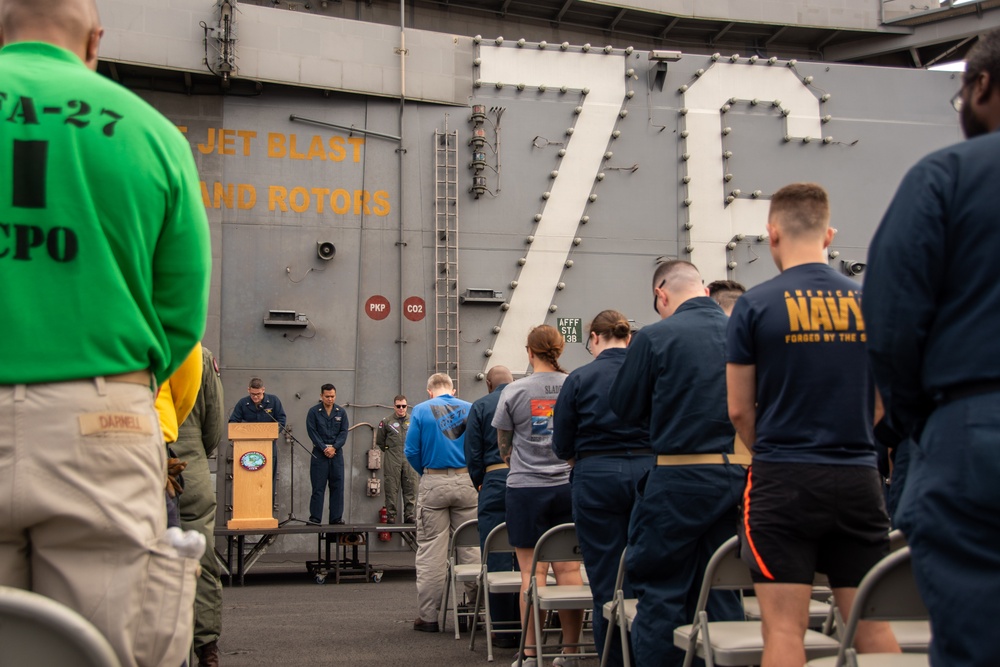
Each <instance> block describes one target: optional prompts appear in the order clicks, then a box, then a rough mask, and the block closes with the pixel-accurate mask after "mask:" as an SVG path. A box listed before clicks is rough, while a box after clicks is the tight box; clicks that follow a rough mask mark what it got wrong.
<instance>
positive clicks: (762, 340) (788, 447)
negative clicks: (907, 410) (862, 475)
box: [726, 264, 875, 467]
mask: <svg viewBox="0 0 1000 667" xmlns="http://www.w3.org/2000/svg"><path fill="white" fill-rule="evenodd" d="M726 359H727V361H728V362H729V363H733V364H745V365H756V367H757V368H756V371H757V424H756V442H755V443H754V445H753V451H754V460H755V461H762V462H773V463H828V464H838V465H866V466H872V467H875V447H874V436H873V434H872V428H873V427H872V421H873V419H874V398H875V397H874V389H873V386H872V378H871V374H870V373H869V370H868V361H867V358H866V350H865V324H864V318H863V317H862V315H861V291H860V290H859V289H858V285H857V284H856V283H854V282H853V281H851V280H850V279H849V278H847V277H845V276H841V275H840V274H838V273H837V272H836V271H834V270H833V269H831V268H830V267H829V266H827V265H826V264H803V265H800V266H795V267H792V268H790V269H787V270H786V271H784V272H783V273H782V274H781V275H779V276H778V277H776V278H773V279H772V280H769V281H767V282H766V283H763V284H761V285H758V286H757V287H755V288H753V289H751V290H750V291H749V292H747V293H746V294H744V295H743V296H742V297H741V298H740V300H739V301H737V302H736V307H735V308H733V316H732V318H731V319H730V321H729V329H728V332H727V346H726Z"/></svg>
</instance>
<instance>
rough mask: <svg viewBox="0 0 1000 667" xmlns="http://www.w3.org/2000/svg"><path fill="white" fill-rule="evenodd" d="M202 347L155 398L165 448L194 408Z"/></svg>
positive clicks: (163, 385) (175, 372) (161, 388)
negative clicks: (165, 443)
mask: <svg viewBox="0 0 1000 667" xmlns="http://www.w3.org/2000/svg"><path fill="white" fill-rule="evenodd" d="M202 365H203V364H202V360H201V343H197V344H195V346H194V349H193V350H191V353H190V354H189V355H188V356H187V358H186V359H185V360H184V363H182V364H181V365H180V367H179V368H178V369H177V370H176V371H174V374H173V375H171V376H170V378H169V379H168V380H167V381H166V382H164V383H163V384H162V385H161V386H160V393H158V394H157V395H156V411H157V412H158V413H159V414H160V428H161V429H162V430H163V439H164V440H166V442H167V444H169V443H171V442H174V441H175V440H177V430H178V427H179V426H180V425H181V424H183V423H184V420H185V419H187V416H188V415H189V414H190V413H191V410H192V409H193V408H194V403H195V401H196V400H197V399H198V391H199V390H200V389H201V371H202Z"/></svg>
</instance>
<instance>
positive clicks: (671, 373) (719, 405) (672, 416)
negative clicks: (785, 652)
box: [609, 297, 746, 667]
mask: <svg viewBox="0 0 1000 667" xmlns="http://www.w3.org/2000/svg"><path fill="white" fill-rule="evenodd" d="M728 321H729V319H728V318H727V317H726V315H725V313H723V312H722V309H721V308H720V307H719V305H718V304H717V303H716V302H715V301H713V300H712V299H710V298H708V297H696V298H693V299H689V300H688V301H685V302H684V303H682V304H681V305H680V306H679V307H678V308H677V310H676V311H674V314H673V315H671V316H670V317H668V318H666V319H664V320H661V321H659V322H657V323H655V324H651V325H649V326H647V327H644V328H643V329H642V330H641V331H639V332H638V333H636V335H635V336H633V338H632V342H631V343H630V344H629V347H628V353H627V354H626V357H625V363H624V364H623V365H622V368H621V370H620V371H619V373H618V376H617V378H616V379H615V382H614V384H613V385H612V387H611V391H610V394H609V397H610V400H611V409H612V410H614V412H615V414H617V415H618V416H619V417H621V418H622V420H623V421H625V422H628V423H631V424H636V425H642V424H648V428H649V435H650V441H651V445H652V448H653V451H654V452H655V453H656V454H708V453H712V454H724V453H725V454H732V452H733V442H734V440H735V436H736V432H735V430H734V429H733V425H732V423H731V422H730V421H729V414H728V408H727V404H726V326H727V324H728ZM745 479H746V473H745V472H744V470H743V468H741V467H740V466H736V465H687V466H657V467H654V468H653V469H652V470H651V471H650V472H649V475H648V476H647V477H646V479H645V480H644V481H643V482H640V484H639V487H638V489H637V493H638V498H637V500H636V504H635V507H634V508H633V511H632V519H631V521H630V523H629V538H628V555H627V557H626V558H627V568H628V576H629V579H630V580H631V582H632V588H633V590H634V591H635V593H636V594H637V596H638V598H639V607H638V615H637V617H636V620H635V624H634V625H633V626H632V646H633V648H634V650H635V664H636V665H637V666H639V667H649V666H662V667H667V666H670V667H675V666H678V665H680V664H682V662H683V660H684V652H683V651H680V650H679V649H677V648H675V647H674V646H673V644H672V643H671V642H665V641H664V638H665V637H673V631H674V628H676V627H678V626H681V625H685V624H688V623H691V622H692V621H693V614H694V607H695V603H696V601H697V599H698V591H699V588H700V587H701V580H702V576H703V575H704V572H705V567H706V566H707V565H708V560H709V558H710V557H711V556H712V553H714V552H715V550H716V549H717V548H718V547H719V546H720V545H721V544H722V543H723V542H725V541H726V540H727V539H729V538H730V537H732V536H733V535H735V534H736V523H737V505H738V503H739V499H740V496H741V495H742V492H743V486H744V482H745ZM708 616H709V618H711V619H712V620H716V621H735V620H742V618H743V610H742V606H741V605H740V601H739V598H738V597H737V596H736V595H735V594H734V593H732V592H730V591H716V592H713V593H712V595H711V597H710V598H709V603H708Z"/></svg>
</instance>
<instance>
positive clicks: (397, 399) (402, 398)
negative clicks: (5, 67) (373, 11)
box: [392, 394, 406, 403]
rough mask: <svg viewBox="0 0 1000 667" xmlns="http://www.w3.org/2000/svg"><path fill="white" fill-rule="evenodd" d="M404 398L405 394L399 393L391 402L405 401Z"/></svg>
mask: <svg viewBox="0 0 1000 667" xmlns="http://www.w3.org/2000/svg"><path fill="white" fill-rule="evenodd" d="M405 400H406V396H403V395H402V394H399V395H397V396H396V398H394V399H392V402H393V403H396V402H397V401H405Z"/></svg>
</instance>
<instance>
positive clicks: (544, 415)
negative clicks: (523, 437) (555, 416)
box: [531, 398, 556, 440]
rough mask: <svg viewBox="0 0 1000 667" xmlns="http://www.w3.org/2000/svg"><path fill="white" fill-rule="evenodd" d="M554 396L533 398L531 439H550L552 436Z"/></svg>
mask: <svg viewBox="0 0 1000 667" xmlns="http://www.w3.org/2000/svg"><path fill="white" fill-rule="evenodd" d="M555 405H556V399H554V398H533V399H531V439H532V440H548V439H549V438H551V437H552V409H553V408H555Z"/></svg>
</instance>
